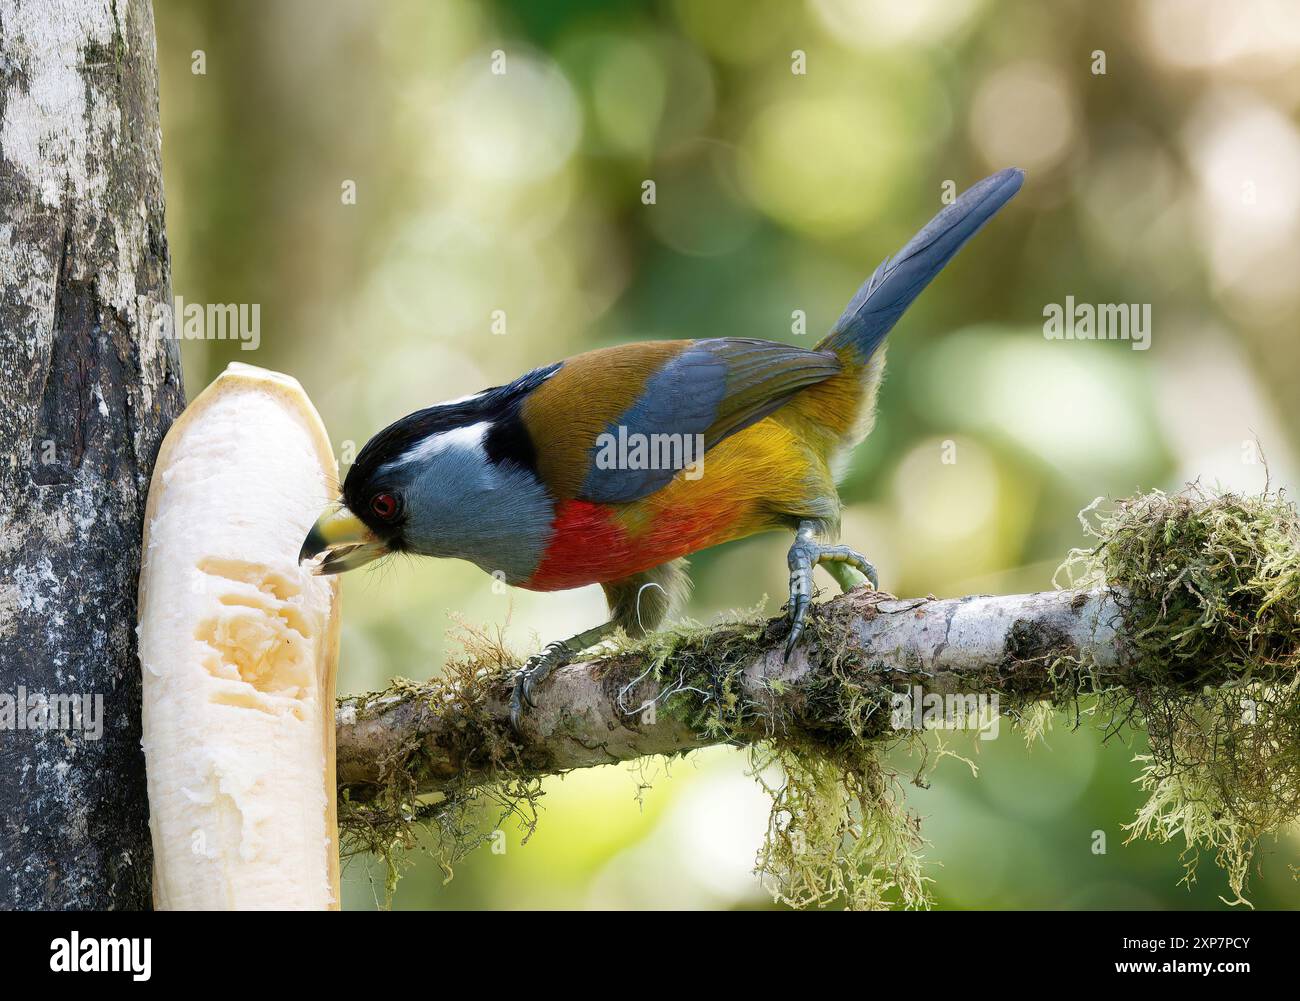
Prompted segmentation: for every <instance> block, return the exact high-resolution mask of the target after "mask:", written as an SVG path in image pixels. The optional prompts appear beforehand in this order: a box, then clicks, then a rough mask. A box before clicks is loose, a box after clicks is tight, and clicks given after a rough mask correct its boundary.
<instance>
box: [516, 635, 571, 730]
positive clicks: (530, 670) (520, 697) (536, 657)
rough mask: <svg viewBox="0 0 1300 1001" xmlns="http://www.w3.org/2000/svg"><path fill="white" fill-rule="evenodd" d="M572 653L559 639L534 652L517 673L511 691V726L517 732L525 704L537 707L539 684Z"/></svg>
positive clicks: (524, 710)
mask: <svg viewBox="0 0 1300 1001" xmlns="http://www.w3.org/2000/svg"><path fill="white" fill-rule="evenodd" d="M571 655H572V650H570V649H569V646H568V644H566V643H563V642H558V641H557V642H555V643H550V644H548V645H547V646H546V648H545V649H543V650H542V652H541V653H535V654H533V655H532V656H531V657H529V658H528V660H526V661H525V662H524V666H523V667H521V668H520V669H519V673H518V674H516V675H515V686H514V690H513V691H512V692H511V693H510V727H511V729H512V730H514V732H515V733H516V734H518V733H519V732H520V727H521V726H522V724H523V719H524V713H525V712H526V711H527V710H526V709H525V706H527V708H528V709H536V708H537V701H536V700H535V699H534V698H533V693H534V692H535V691H536V689H537V686H538V685H540V684H541V683H542V682H543V681H545V680H546V678H547V676H548V675H549V674H550V673H551V672H552V671H554V670H555V669H556V668H557V667H559V666H561V665H562V664H564V663H565V662H566V661H567V660H568V659H569V657H570V656H571Z"/></svg>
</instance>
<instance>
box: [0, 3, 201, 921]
mask: <svg viewBox="0 0 1300 1001" xmlns="http://www.w3.org/2000/svg"><path fill="white" fill-rule="evenodd" d="M0 123H2V126H0V274H2V275H3V280H4V299H3V301H2V302H0V335H2V336H3V340H2V341H0V497H2V499H3V502H2V503H0V810H3V816H0V907H6V908H96V909H108V908H140V907H147V906H148V904H149V895H150V868H151V857H150V848H149V829H148V803H147V800H146V796H145V776H144V757H143V755H142V753H141V749H140V674H139V667H138V665H137V660H136V642H135V620H136V613H135V601H136V576H137V573H138V570H139V566H140V553H139V548H140V533H141V519H142V516H143V512H144V501H145V494H146V492H147V490H148V486H149V474H150V471H151V468H152V464H153V460H154V456H155V454H156V452H157V449H158V445H159V443H160V441H161V439H162V436H163V434H164V432H165V431H166V429H167V427H168V425H169V424H170V422H171V420H172V419H173V418H174V417H175V416H176V414H177V413H178V412H179V411H180V410H181V408H182V406H183V404H184V391H183V389H182V386H181V369H180V356H179V352H178V350H177V344H176V342H175V341H169V340H161V339H159V338H158V337H157V336H155V334H154V333H153V331H152V329H151V318H152V317H153V315H154V310H155V308H156V307H157V306H158V305H159V304H160V303H164V302H169V301H170V296H171V289H170V268H169V262H168V256H167V239H166V235H165V230H164V225H163V191H162V159H161V143H160V130H159V120H158V72H157V61H156V56H155V51H154V28H153V12H152V9H151V7H150V5H149V2H148V0H0ZM67 695H74V696H80V697H83V698H85V697H89V700H88V701H85V702H82V703H81V705H82V706H83V708H84V709H86V710H88V711H87V712H86V713H85V714H83V716H82V717H81V719H80V721H79V724H80V725H79V726H78V725H73V726H71V727H70V728H68V729H60V728H59V726H60V725H61V724H63V723H67V722H68V721H67V720H66V719H62V720H60V719H57V718H56V716H57V715H58V711H57V706H58V704H59V700H57V699H55V698H54V697H55V696H67ZM6 697H8V704H9V706H10V707H11V712H10V715H9V717H8V718H6V715H5V704H6ZM43 697H46V698H45V701H42V699H43ZM99 699H102V714H101V713H97V712H96V709H95V706H96V704H97V702H98V700H99ZM43 705H45V706H49V707H50V709H51V711H50V716H49V718H48V719H47V720H44V721H42V719H41V715H42V713H43V712H44V710H43V709H42V706H43ZM65 708H66V706H65ZM33 717H35V719H33ZM96 721H98V722H96ZM33 722H35V728H32V726H31V724H32V723H33ZM75 722H78V721H76V720H75V717H74V723H75ZM6 723H8V725H7V726H6ZM98 726H102V733H100V734H99V735H98V738H97V739H96V734H95V730H96V728H97V727H98Z"/></svg>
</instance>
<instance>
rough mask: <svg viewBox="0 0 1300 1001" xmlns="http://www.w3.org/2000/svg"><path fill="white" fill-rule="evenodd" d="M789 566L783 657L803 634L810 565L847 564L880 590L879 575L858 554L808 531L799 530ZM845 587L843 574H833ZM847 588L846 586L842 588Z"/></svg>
mask: <svg viewBox="0 0 1300 1001" xmlns="http://www.w3.org/2000/svg"><path fill="white" fill-rule="evenodd" d="M786 562H787V564H788V565H789V567H790V606H789V607H790V633H789V635H788V636H787V637H786V641H785V660H786V661H787V662H788V661H789V660H790V655H791V654H792V653H794V648H795V646H796V645H797V644H798V642H799V639H800V637H802V636H803V631H804V622H805V620H806V619H807V616H808V606H809V605H810V604H812V577H813V567H815V566H817V565H818V564H819V563H832V564H847V566H849V567H851V568H852V569H854V570H856V571H858V572H859V573H861V574H862V575H863V576H864V577H866V578H867V580H868V581H870V582H871V588H872V590H875V591H879V590H880V577H879V575H878V574H877V573H876V568H875V567H874V566H873V565H872V563H871V561H870V560H868V559H867V558H866V557H865V556H863V555H862V554H861V553H859V552H857V551H856V550H854V549H850V548H849V547H848V546H824V545H822V544H821V543H819V542H817V541H816V540H815V539H814V538H812V535H811V532H809V531H807V530H806V529H800V531H799V533H798V535H796V536H795V541H794V545H792V546H791V547H790V555H789V557H788V558H787V560H786ZM835 576H836V578H837V579H839V580H840V586H841V587H844V580H843V579H842V575H840V574H836V575H835ZM844 589H845V590H846V591H847V590H848V588H847V587H844Z"/></svg>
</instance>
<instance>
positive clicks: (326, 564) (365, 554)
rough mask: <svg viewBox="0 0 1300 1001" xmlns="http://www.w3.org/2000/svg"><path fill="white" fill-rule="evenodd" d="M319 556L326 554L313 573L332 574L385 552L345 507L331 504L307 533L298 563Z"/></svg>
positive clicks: (362, 563) (381, 543) (385, 549)
mask: <svg viewBox="0 0 1300 1001" xmlns="http://www.w3.org/2000/svg"><path fill="white" fill-rule="evenodd" d="M321 553H325V554H326V555H325V558H324V559H323V560H321V562H320V564H319V565H318V566H317V567H316V573H318V574H335V573H343V572H344V571H346V570H355V569H356V568H357V567H361V566H365V565H366V564H367V563H370V562H372V561H373V560H377V559H379V557H381V556H384V555H386V554H387V553H388V547H387V546H385V545H384V544H383V542H381V541H380V540H379V539H378V538H377V537H376V536H375V533H374V532H372V531H370V529H368V528H367V527H366V526H365V523H364V522H362V521H361V519H360V518H358V517H357V516H356V515H355V514H353V513H352V512H351V511H349V510H348V509H347V508H346V507H344V506H343V505H342V504H331V505H330V506H329V507H328V508H326V509H325V513H324V514H322V515H321V516H320V517H319V518H317V519H316V524H314V525H312V527H311V531H310V532H308V533H307V539H306V541H304V542H303V544H302V549H300V550H299V551H298V562H299V563H301V562H303V561H304V560H311V559H315V558H316V557H317V556H319V555H320V554H321Z"/></svg>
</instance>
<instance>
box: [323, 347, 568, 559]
mask: <svg viewBox="0 0 1300 1001" xmlns="http://www.w3.org/2000/svg"><path fill="white" fill-rule="evenodd" d="M553 370H554V367H552V368H551V369H549V370H538V371H536V372H531V373H529V374H528V375H527V376H524V377H523V378H521V379H519V380H517V381H516V382H514V383H511V384H510V385H509V386H502V387H498V388H495V389H489V390H485V391H483V392H482V393H477V394H475V395H474V396H469V397H465V398H464V399H461V400H453V401H452V402H450V403H441V404H438V405H437V406H433V407H428V408H427V409H424V410H419V411H416V412H415V413H413V414H408V415H407V416H406V417H403V418H402V419H401V420H398V421H396V422H395V423H393V424H390V425H389V426H388V427H387V428H385V429H384V430H383V431H380V432H379V433H378V434H377V435H375V436H374V437H373V438H371V439H370V440H369V441H368V442H366V445H365V447H364V448H362V449H361V451H360V453H358V455H357V458H356V461H355V462H354V463H353V464H352V467H351V468H350V469H349V470H348V474H347V478H346V479H345V480H344V482H343V490H342V497H341V498H340V500H339V501H338V503H336V504H332V505H330V506H329V507H328V508H327V509H326V510H325V512H324V513H323V514H322V515H321V516H320V518H319V519H317V521H316V524H315V525H313V526H312V529H311V531H310V532H309V533H308V534H307V539H306V541H304V542H303V544H302V549H301V551H300V552H299V554H298V558H299V560H300V561H302V560H308V559H313V558H315V557H317V556H320V555H321V554H325V558H324V559H323V560H322V561H321V563H320V565H319V566H318V567H317V568H316V572H317V573H321V574H336V573H342V572H344V571H346V570H353V569H355V568H357V567H360V566H365V565H366V564H367V563H370V562H372V561H374V560H377V559H379V558H380V557H382V556H385V555H387V554H388V553H394V552H405V553H413V554H416V555H422V556H441V557H456V558H461V559H469V560H472V561H474V562H476V563H479V564H480V565H485V564H491V566H490V567H489V569H495V568H498V567H505V568H506V569H507V570H509V569H510V566H511V563H512V562H513V560H512V559H511V556H512V553H513V551H514V550H518V549H519V548H520V544H519V538H520V535H521V534H522V535H526V534H527V532H528V530H529V529H530V528H532V527H534V526H536V525H537V524H539V523H540V524H543V525H544V524H547V523H549V518H550V506H549V500H548V499H547V498H546V496H545V491H544V489H543V488H542V487H541V485H540V484H539V483H538V482H537V480H536V477H535V475H534V473H533V471H532V469H533V465H534V459H535V456H534V455H533V447H532V442H531V439H530V438H529V435H528V432H527V430H526V429H525V428H524V426H523V424H522V421H521V419H520V416H519V408H520V404H521V403H522V401H523V400H524V399H525V398H526V397H527V395H528V393H529V392H530V391H531V390H532V389H534V388H536V386H537V385H539V384H540V383H541V382H542V381H544V379H545V378H546V376H547V375H549V374H550V372H551V371H553ZM511 535H513V538H511V537H510V536H511ZM525 548H526V547H525Z"/></svg>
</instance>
